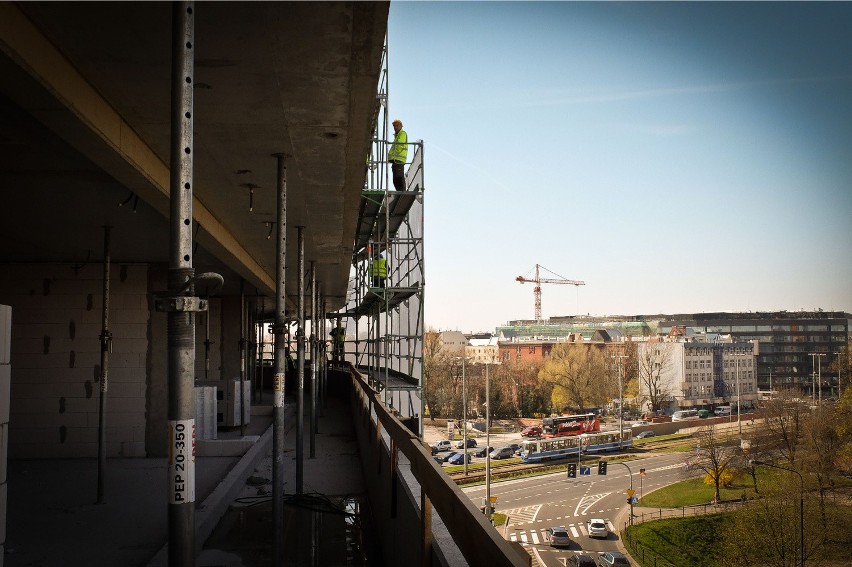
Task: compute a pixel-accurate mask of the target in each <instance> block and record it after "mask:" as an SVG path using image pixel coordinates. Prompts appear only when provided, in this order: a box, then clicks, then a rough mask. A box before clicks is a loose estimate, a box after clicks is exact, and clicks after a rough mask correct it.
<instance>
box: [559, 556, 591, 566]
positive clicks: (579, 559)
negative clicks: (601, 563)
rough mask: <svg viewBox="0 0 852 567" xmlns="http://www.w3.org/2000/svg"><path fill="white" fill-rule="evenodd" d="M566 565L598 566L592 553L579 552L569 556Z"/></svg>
mask: <svg viewBox="0 0 852 567" xmlns="http://www.w3.org/2000/svg"><path fill="white" fill-rule="evenodd" d="M565 565H566V567H598V564H597V563H595V560H594V559H592V556H591V555H585V554H577V555H571V556H570V557H568V561H567V562H566V563H565Z"/></svg>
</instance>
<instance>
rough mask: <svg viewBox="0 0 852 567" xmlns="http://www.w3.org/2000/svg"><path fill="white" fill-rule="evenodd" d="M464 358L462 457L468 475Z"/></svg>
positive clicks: (464, 359)
mask: <svg viewBox="0 0 852 567" xmlns="http://www.w3.org/2000/svg"><path fill="white" fill-rule="evenodd" d="M461 360H462V447H464V449H462V450H463V451H464V457H462V462H463V463H464V476H467V458H468V457H467V379H466V378H465V374H464V367H465V361H467V357H466V356H463V357H461Z"/></svg>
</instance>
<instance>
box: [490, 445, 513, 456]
mask: <svg viewBox="0 0 852 567" xmlns="http://www.w3.org/2000/svg"><path fill="white" fill-rule="evenodd" d="M514 454H515V450H514V449H512V448H511V447H500V448H499V449H494V450H493V451H491V458H492V459H508V458H509V457H512V456H514Z"/></svg>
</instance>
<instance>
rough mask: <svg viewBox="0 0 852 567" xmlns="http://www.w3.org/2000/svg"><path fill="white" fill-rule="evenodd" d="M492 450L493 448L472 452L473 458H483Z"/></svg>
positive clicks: (483, 448)
mask: <svg viewBox="0 0 852 567" xmlns="http://www.w3.org/2000/svg"><path fill="white" fill-rule="evenodd" d="M493 450H494V447H482V448H480V449H477V450H476V451H474V452H473V456H474V457H485V455H487V454H488V453H490V452H491V451H493Z"/></svg>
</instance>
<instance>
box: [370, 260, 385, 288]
mask: <svg viewBox="0 0 852 567" xmlns="http://www.w3.org/2000/svg"><path fill="white" fill-rule="evenodd" d="M370 277H372V278H373V287H385V280H386V279H387V277H388V263H387V260H385V257H384V256H382V255H381V254H379V253H378V252H377V253H376V255H375V256H373V261H372V262H370Z"/></svg>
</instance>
